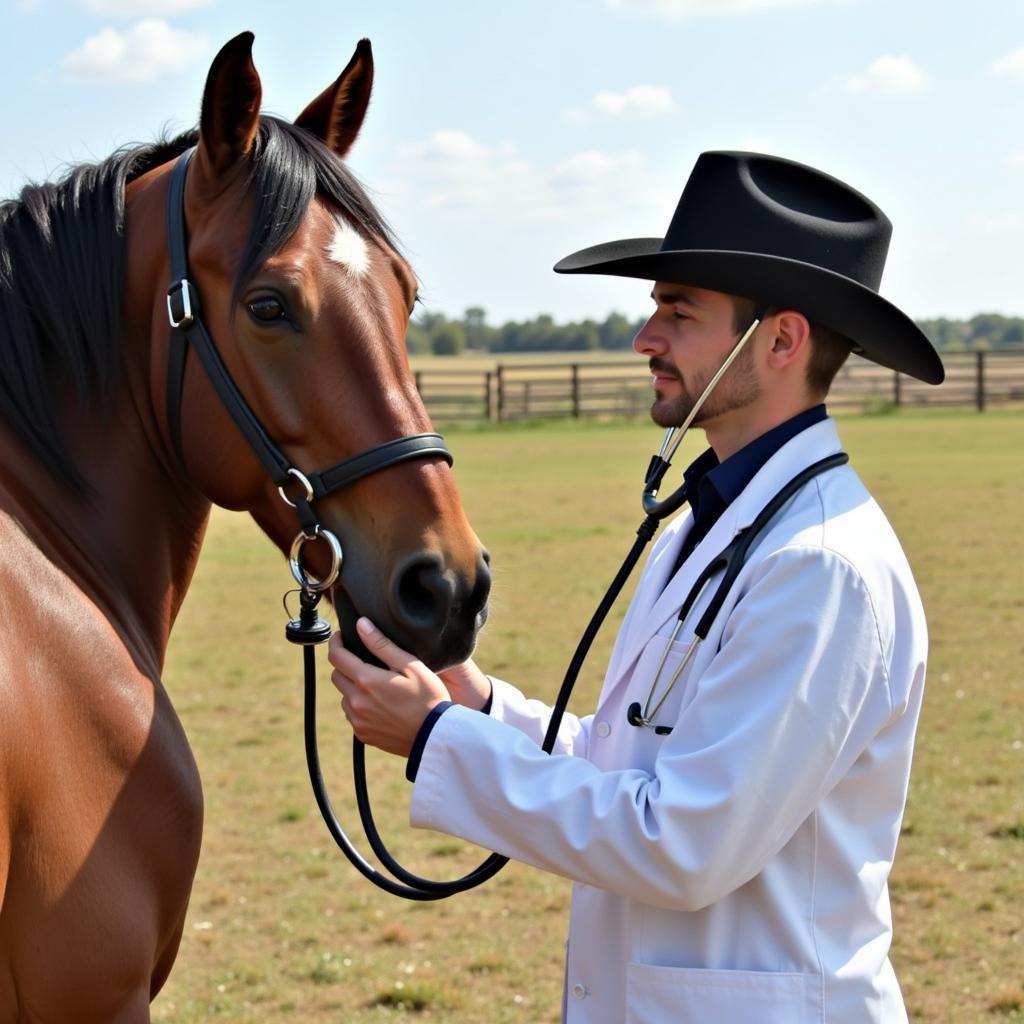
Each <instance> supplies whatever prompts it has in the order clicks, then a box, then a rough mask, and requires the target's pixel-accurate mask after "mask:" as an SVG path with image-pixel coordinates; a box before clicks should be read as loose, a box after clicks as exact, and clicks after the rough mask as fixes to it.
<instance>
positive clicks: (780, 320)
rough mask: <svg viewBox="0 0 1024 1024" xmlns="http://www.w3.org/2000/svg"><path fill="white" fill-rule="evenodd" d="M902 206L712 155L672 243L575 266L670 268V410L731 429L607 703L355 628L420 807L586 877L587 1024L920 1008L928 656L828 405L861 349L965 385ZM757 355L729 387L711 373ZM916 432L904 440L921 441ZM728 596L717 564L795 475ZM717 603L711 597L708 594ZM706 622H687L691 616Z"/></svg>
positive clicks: (873, 1015) (581, 981)
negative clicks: (920, 819) (560, 695)
mask: <svg viewBox="0 0 1024 1024" xmlns="http://www.w3.org/2000/svg"><path fill="white" fill-rule="evenodd" d="M890 234H891V225H890V223H889V221H888V219H887V218H886V217H885V215H884V214H883V213H882V212H881V211H880V210H879V209H878V208H877V207H876V206H875V205H874V204H873V203H872V202H871V201H870V200H868V199H867V198H865V197H864V196H863V195H861V194H860V193H858V192H856V191H854V190H853V189H852V188H850V187H848V186H847V185H845V184H843V183H842V182H840V181H838V180H836V179H835V178H832V177H830V176H829V175H826V174H823V173H821V172H819V171H816V170H813V169H811V168H808V167H805V166H802V165H800V164H796V163H793V162H790V161H786V160H781V159H777V158H773V157H767V156H759V155H756V154H749V153H727V152H712V153H704V154H703V155H702V156H701V157H700V158H699V159H698V161H697V163H696V165H695V167H694V169H693V172H692V174H691V176H690V178H689V180H688V182H687V184H686V187H685V189H684V191H683V194H682V198H681V199H680V201H679V205H678V207H677V209H676V212H675V216H674V217H673V219H672V222H671V224H670V225H669V228H668V231H667V233H666V235H665V237H664V238H663V239H662V238H642V239H628V240H622V241H615V242H610V243H607V244H604V245H598V246H595V247H593V248H590V249H586V250H583V251H582V252H578V253H576V254H574V255H572V256H570V257H568V258H566V259H565V260H563V261H561V263H559V264H558V265H557V266H556V268H555V269H556V270H558V271H560V272H563V273H592V274H610V275H614V276H621V277H631V278H639V279H642V280H646V281H651V282H654V284H653V290H652V293H651V296H652V299H653V302H654V312H653V314H652V315H651V318H650V320H649V321H648V322H647V323H646V325H645V326H644V327H643V328H642V329H641V331H640V333H639V334H638V335H637V337H636V340H635V342H634V348H635V349H636V351H637V352H638V353H639V354H640V355H642V356H643V357H644V358H646V359H647V360H648V362H649V364H650V367H651V373H652V385H653V391H654V403H653V406H652V410H651V415H652V417H653V419H654V420H655V421H656V422H657V423H659V424H660V425H662V426H673V425H679V424H682V423H683V422H684V421H685V420H686V419H687V418H688V417H689V416H690V415H691V414H693V413H694V412H695V413H696V414H695V416H694V418H693V422H694V424H695V425H696V426H698V427H700V428H701V429H703V430H704V432H705V434H706V437H707V441H708V444H709V446H710V447H709V448H708V450H707V451H705V452H704V454H702V455H701V456H700V457H699V458H698V459H696V461H694V462H693V464H692V465H691V466H690V467H689V469H687V470H686V472H685V475H684V480H685V485H686V495H687V498H688V503H689V509H688V510H687V511H686V512H685V513H683V514H682V515H680V516H678V517H677V518H675V519H674V520H673V521H672V522H671V523H670V524H669V525H668V526H667V527H666V529H665V531H664V533H663V534H662V536H661V537H660V539H659V540H658V542H657V544H656V545H655V547H654V549H653V551H652V553H651V556H650V558H649V559H648V561H647V564H646V567H645V569H644V572H643V575H642V577H641V578H640V581H639V584H638V586H637V589H636V592H635V594H634V597H633V599H632V603H631V604H630V607H629V610H628V612H627V614H626V617H625V621H624V622H623V624H622V628H621V630H620V632H619V635H618V638H617V641H616V643H615V647H614V650H613V652H612V656H611V660H610V663H609V666H608V670H607V674H606V676H605V681H604V687H603V689H602V692H601V696H600V699H599V701H598V704H597V709H596V711H595V712H594V714H592V715H590V716H588V717H585V718H576V717H574V716H571V715H567V716H566V718H565V720H564V722H563V725H562V728H561V731H560V733H559V742H558V745H557V747H556V750H555V755H554V756H548V755H547V754H545V753H543V752H542V751H541V749H540V746H539V744H540V741H541V738H542V736H543V734H544V731H545V725H546V721H547V717H548V715H549V713H550V709H549V708H547V707H546V706H545V705H544V704H543V703H541V702H539V701H535V700H529V699H527V697H526V696H524V694H523V693H522V692H520V690H518V689H517V688H515V687H514V686H512V685H511V684H510V683H507V682H504V681H501V680H498V679H492V678H490V677H489V676H486V675H484V673H483V672H482V671H481V670H480V669H479V668H477V666H476V665H475V664H474V663H473V662H467V663H466V664H464V665H460V666H457V667H456V668H453V669H450V670H448V671H446V672H443V673H441V675H440V676H438V675H435V674H434V673H432V672H430V671H429V670H428V669H426V668H425V667H424V666H423V665H422V664H421V663H420V662H418V661H416V660H415V659H414V658H413V657H412V656H411V655H409V654H407V653H405V652H404V651H401V650H399V649H398V648H397V647H396V646H395V645H394V644H392V643H391V642H390V641H389V640H388V639H387V638H386V637H384V636H383V635H382V634H381V633H380V632H379V631H377V630H376V628H375V627H373V625H372V624H371V623H369V622H367V621H366V620H360V623H359V626H358V628H359V631H360V635H361V637H362V638H363V640H364V642H365V644H366V646H367V648H368V649H369V650H370V651H372V652H373V654H375V655H376V656H377V657H379V658H380V660H381V661H382V662H383V663H384V664H385V665H387V666H389V668H387V669H381V668H375V667H372V666H370V665H368V664H367V663H365V662H363V661H361V660H360V659H359V658H358V657H356V656H355V655H354V654H353V653H351V652H350V651H347V650H346V649H345V648H344V647H343V646H342V645H341V641H340V637H339V636H335V638H334V639H333V640H332V643H331V651H330V658H331V662H332V664H333V665H334V668H335V671H334V674H333V677H332V678H333V680H334V683H335V685H336V686H337V687H338V689H339V690H340V691H341V693H342V695H343V700H342V706H343V708H344V711H345V714H346V715H347V716H348V718H349V720H350V722H351V723H352V726H353V729H354V730H355V733H356V735H357V736H359V737H360V738H361V739H363V740H364V741H365V742H367V743H370V744H373V745H376V746H379V747H381V748H383V749H385V750H388V751H391V752H392V753H395V754H399V755H402V756H407V757H408V758H409V762H408V774H409V777H410V778H411V779H413V780H414V787H413V790H412V807H411V819H412V822H413V824H414V825H416V826H419V827H422V828H430V829H435V830H438V831H441V832H446V833H449V834H451V835H455V836H460V837H462V838H464V839H467V840H470V841H472V842H474V843H477V844H479V845H480V846H483V847H487V848H489V849H493V850H496V851H498V852H500V853H503V854H506V855H508V856H510V857H513V858H516V859H518V860H521V861H523V862H525V863H527V864H532V865H534V866H535V867H538V868H541V869H543V870H546V871H552V872H555V873H557V874H560V875H564V876H566V877H568V878H570V879H572V880H573V882H574V883H575V884H574V888H573V898H572V910H571V920H570V926H569V943H568V952H567V962H566V975H565V977H566V981H565V994H564V1000H565V1006H564V1017H565V1019H566V1020H567V1021H569V1022H572V1024H577V1022H579V1024H582V1022H586V1024H623V1022H624V1021H627V1022H635V1024H654V1022H658V1024H661V1022H668V1021H686V1022H700V1024H706V1022H711V1021H715V1022H718V1021H722V1022H728V1024H775V1022H777V1024H810V1022H817V1024H825V1022H828V1024H866V1022H878V1024H896V1022H900V1021H906V1019H907V1017H906V1011H905V1009H904V1006H903V1000H902V997H901V994H900V988H899V984H898V982H897V979H896V975H895V973H894V971H893V968H892V966H891V964H890V962H889V959H888V952H889V946H890V941H891V936H892V924H891V913H890V905H889V894H888V888H887V880H888V876H889V871H890V868H891V866H892V862H893V857H894V855H895V851H896V844H897V839H898V837H899V832H900V822H901V819H902V816H903V810H904V804H905V800H906V794H907V783H908V778H909V774H910V763H911V753H912V748H913V741H914V730H915V727H916V725H917V720H918V712H919V710H920V706H921V698H922V691H923V687H924V679H925V661H926V655H927V633H926V626H925V618H924V613H923V610H922V607H921V601H920V598H919V596H918V592H917V587H916V585H915V583H914V579H913V576H912V575H911V571H910V567H909V566H908V564H907V561H906V558H905V556H904V553H903V551H902V549H901V547H900V544H899V541H898V540H897V538H896V536H895V534H894V533H893V531H892V528H891V527H890V525H889V523H888V521H887V520H886V518H885V515H884V514H883V512H882V511H881V509H880V508H879V506H878V505H877V504H876V503H875V501H874V500H873V499H872V497H871V495H870V494H869V493H868V491H867V490H866V489H865V487H864V485H863V483H862V482H861V481H860V479H859V478H858V476H857V474H856V473H855V471H854V470H853V468H851V467H850V466H849V465H837V464H836V463H838V462H840V461H841V459H839V458H836V459H831V460H830V461H829V462H828V463H827V464H824V467H822V466H819V465H818V464H819V463H822V460H826V459H828V458H829V457H830V456H837V455H838V453H840V452H841V444H840V440H839V436H838V434H837V431H836V427H835V424H834V423H833V421H832V420H831V419H830V418H829V417H828V415H827V412H826V409H825V405H824V401H825V398H826V395H827V393H828V390H829V387H830V385H831V383H832V380H833V378H834V377H835V375H836V373H837V372H838V371H839V369H840V367H841V366H842V364H843V363H844V361H845V360H846V358H847V357H848V356H849V354H850V352H851V351H852V352H856V353H857V354H858V355H860V356H863V357H864V358H866V359H869V360H872V361H874V362H876V363H880V364H881V365H883V366H886V367H890V368H892V369H894V370H899V371H902V372H904V373H907V374H910V375H912V376H914V377H917V378H919V379H922V380H925V381H927V382H929V383H933V384H936V383H939V382H940V381H941V380H942V377H943V370H942V364H941V362H940V361H939V358H938V356H937V355H936V353H935V351H934V349H933V348H932V346H931V345H930V343H929V342H928V340H927V339H926V338H925V336H924V335H923V334H922V333H921V331H920V330H919V329H918V328H917V327H916V326H915V324H914V323H913V321H912V320H910V319H909V318H908V317H907V316H906V315H904V314H903V313H902V312H900V311H899V310H898V309H896V308H895V307H894V306H893V305H892V304H890V303H889V302H887V301H886V300H885V299H883V298H881V297H880V296H879V294H878V287H879V283H880V280H881V276H882V269H883V266H884V262H885V257H886V253H887V250H888V244H889V237H890ZM730 358H731V359H732V362H731V365H729V366H728V369H727V371H726V372H725V373H724V375H723V376H722V377H721V379H720V381H719V382H718V383H717V385H715V386H714V387H713V388H712V390H711V392H710V394H709V395H708V396H707V398H706V401H705V402H704V403H703V405H702V406H701V407H700V408H699V409H695V407H696V404H697V402H698V400H699V397H700V396H701V395H702V393H703V392H704V391H705V389H706V387H707V385H708V383H709V382H710V381H711V380H712V378H713V377H714V376H715V374H716V372H717V371H719V370H720V369H721V367H722V366H723V365H725V364H726V362H727V361H728V360H729V359H730ZM894 443H897V442H896V441H895V440H894ZM812 466H815V467H816V469H815V470H814V475H812V476H810V478H809V479H807V481H806V482H805V483H803V484H800V482H799V481H797V484H795V485H794V486H795V488H796V489H795V493H794V494H793V495H792V496H791V497H789V498H788V499H786V500H784V502H783V504H782V506H781V508H780V509H779V510H778V511H777V512H776V513H775V514H774V516H772V517H771V518H770V521H769V522H768V523H767V524H761V526H760V527H759V533H758V536H757V539H756V541H755V542H754V543H753V544H752V549H751V551H750V552H749V553H748V556H747V559H746V561H745V563H744V564H743V566H742V568H740V569H739V572H738V575H737V576H736V578H735V581H734V582H733V583H732V585H731V586H730V587H729V589H728V593H727V594H725V596H724V600H723V601H722V604H721V606H720V607H719V608H718V610H717V613H716V614H715V615H714V616H713V619H712V621H711V623H710V627H709V628H708V630H707V637H706V639H705V641H704V642H703V643H701V644H699V645H697V646H692V641H693V637H694V629H695V625H696V624H697V622H698V620H699V619H700V618H701V617H702V615H703V613H704V612H705V611H706V609H707V607H708V605H709V603H710V602H711V601H712V599H713V597H714V594H715V591H716V582H717V581H716V578H715V576H714V575H712V577H711V580H710V582H709V584H708V586H706V587H704V588H703V590H701V591H700V593H699V594H697V595H695V596H693V600H692V601H689V602H688V601H687V597H688V595H690V594H691V591H692V590H693V589H694V583H695V581H697V580H698V577H699V576H700V575H701V574H702V572H703V571H704V570H705V569H706V568H707V567H708V565H709V563H711V562H712V561H714V560H715V559H716V558H717V557H718V556H719V555H720V553H722V552H723V551H724V550H726V549H729V548H730V544H731V542H732V541H733V540H734V539H735V538H737V537H738V536H740V535H741V534H742V533H743V532H744V531H745V530H746V528H748V527H750V526H751V524H752V523H754V521H755V520H756V519H757V518H758V517H759V515H760V514H761V513H762V511H763V510H764V509H765V506H766V505H768V504H769V503H770V502H771V499H772V498H773V497H774V496H775V495H777V494H778V492H779V491H780V489H782V488H783V487H784V486H785V485H786V484H787V483H790V482H792V481H794V478H796V477H798V476H800V474H802V473H803V471H805V470H808V468H809V467H812ZM687 603H689V605H690V607H689V608H684V606H685V605H686V604H687ZM681 609H684V615H683V616H682V619H681V618H680V610H681Z"/></svg>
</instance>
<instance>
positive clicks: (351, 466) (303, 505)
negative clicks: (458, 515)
mask: <svg viewBox="0 0 1024 1024" xmlns="http://www.w3.org/2000/svg"><path fill="white" fill-rule="evenodd" d="M193 152H194V150H188V151H186V152H184V153H182V155H181V156H180V157H178V159H177V162H176V163H175V165H174V169H173V170H172V172H171V184H170V192H169V193H168V196H167V244H168V248H169V251H170V262H171V286H170V288H168V289H167V318H168V320H169V321H170V325H171V345H170V354H169V357H168V369H167V425H168V430H169V432H170V435H171V443H172V444H173V445H174V448H175V451H176V453H177V456H178V458H179V460H181V461H182V463H183V464H184V459H183V454H182V443H181V397H182V386H183V384H184V379H185V363H186V360H187V358H188V352H189V349H190V348H194V349H195V350H196V353H197V354H198V356H199V360H200V362H201V363H202V365H203V368H204V369H205V370H206V374H207V376H208V377H209V379H210V382H211V383H212V384H213V386H214V389H215V390H216V392H217V394H218V395H219V396H220V400H221V401H222V402H223V403H224V406H225V408H226V409H227V410H228V412H229V413H230V414H231V418H232V419H233V420H234V421H235V424H236V425H237V426H238V429H239V430H240V431H241V432H242V436H243V437H244V438H245V439H246V441H247V442H248V444H249V447H250V448H252V450H253V452H255V454H256V457H257V458H258V459H259V460H260V462H261V464H262V465H263V468H264V469H265V470H266V472H267V475H268V476H269V477H270V479H271V480H272V481H273V482H274V484H276V485H277V488H278V492H279V493H280V495H281V499H282V500H283V501H285V502H286V503H287V504H288V505H290V506H292V508H294V509H295V513H296V516H297V517H298V521H299V533H298V535H297V536H296V538H295V541H294V542H293V544H292V549H291V557H290V563H291V571H292V575H293V576H294V577H295V581H296V582H297V583H298V585H299V602H300V605H301V613H300V615H299V618H298V619H293V620H292V621H291V622H289V623H288V626H287V628H286V629H285V636H286V638H287V639H288V640H290V641H291V642H292V643H294V644H298V645H300V646H301V647H302V648H303V663H304V669H305V712H304V716H303V718H304V732H305V742H306V765H307V768H308V770H309V778H310V784H311V785H312V788H313V795H314V796H315V798H316V802H317V806H318V807H319V808H320V813H321V814H322V815H323V818H324V822H325V823H326V825H327V828H328V831H329V832H330V833H331V836H332V837H333V838H334V841H335V842H336V843H337V845H338V847H339V848H340V849H341V851H342V853H344V854H345V856H346V857H347V858H348V859H349V861H350V862H351V863H352V865H353V866H354V867H355V868H356V870H358V871H359V872H360V874H362V875H363V876H364V877H366V878H368V879H369V880H370V881H371V882H373V883H374V885H376V886H378V887H379V888H381V889H384V890H385V891H386V892H390V893H392V894H393V895H395V896H402V897H404V898H406V899H411V900H436V899H442V898H444V897H446V896H451V895H453V894H454V893H456V892H462V891H464V890H466V889H471V888H473V887H474V886H476V885H479V884H480V883H481V882H483V881H485V880H486V879H488V878H490V877H491V876H492V875H494V874H495V873H496V872H497V871H498V870H499V869H500V868H501V867H503V866H504V865H505V863H507V860H506V858H505V857H500V856H498V855H497V854H492V855H491V856H490V857H488V858H487V859H486V860H485V861H484V862H483V863H482V864H481V865H480V866H479V867H478V868H477V869H476V870H475V871H471V872H470V873H469V874H467V875H465V876H464V877H462V878H459V879H453V880H451V881H443V882H435V881H432V880H430V879H426V878H420V877H419V876H417V875H414V874H412V873H411V872H409V871H406V870H405V869H404V868H403V867H402V866H401V865H400V864H399V863H398V862H397V861H395V860H394V858H393V857H392V856H391V855H390V853H389V852H388V851H387V849H385V847H384V844H383V841H382V840H381V838H380V835H379V833H378V831H377V828H376V826H375V824H374V820H373V813H372V811H371V809H370V799H369V793H368V787H367V783H366V760H365V747H364V745H363V744H362V742H361V741H360V740H359V739H358V738H356V737H353V739H352V757H353V775H354V788H355V794H356V802H357V805H358V808H359V816H360V819H361V821H362V823H363V829H364V831H365V832H366V837H367V840H368V842H369V843H370V846H371V847H372V848H373V850H374V852H375V853H376V854H377V855H378V856H379V857H380V858H381V860H382V862H383V863H384V864H385V865H386V866H387V868H388V870H390V871H391V872H392V874H394V875H395V876H396V877H397V878H399V879H401V880H402V881H403V882H406V883H407V884H405V885H403V884H400V883H399V882H395V881H393V880H392V879H390V878H388V877H387V876H385V875H382V874H381V873H380V872H378V871H377V870H376V869H375V868H374V867H373V866H372V865H370V864H369V863H368V862H367V861H366V860H365V859H364V858H363V857H362V856H361V854H360V853H359V851H358V850H357V849H356V848H355V847H354V846H353V845H352V843H351V841H350V840H349V838H348V836H347V835H346V834H345V831H344V829H343V828H342V826H341V823H340V822H339V821H338V818H337V816H336V814H335V812H334V808H333V807H332V806H331V801H330V798H329V797H328V795H327V789H326V786H325V784H324V779H323V774H322V772H321V770H320V756H319V753H318V749H317V733H316V659H315V650H314V648H315V646H316V645H317V644H321V643H324V642H325V641H326V640H329V639H330V636H331V627H330V624H329V623H327V622H325V621H324V620H323V619H321V618H319V616H318V614H317V605H318V604H319V602H320V598H321V595H322V593H323V592H324V591H326V590H328V589H329V588H330V587H332V586H333V585H334V584H335V582H336V581H337V579H338V575H339V573H340V572H341V563H342V550H341V543H340V542H339V540H338V539H337V537H336V536H335V535H334V534H333V533H332V532H331V531H330V530H327V529H325V528H324V527H323V526H321V524H320V522H319V521H318V519H317V515H316V511H315V510H314V507H313V506H314V503H315V502H316V501H317V500H318V499H320V498H323V497H325V496H326V495H328V494H331V493H332V492H334V491H337V490H340V489H341V488H342V487H345V486H347V485H348V484H350V483H353V482H354V481H356V480H360V479H362V478H363V477H364V476H369V475H370V474H371V473H376V472H377V471H378V470H381V469H386V468H387V467H388V466H396V465H398V464H399V463H402V462H408V461H410V460H411V459H433V458H441V459H444V460H445V461H446V462H447V463H448V465H451V464H452V455H451V452H450V451H449V450H448V448H447V446H446V445H445V443H444V438H443V437H441V435H440V434H410V435H407V436H405V437H399V438H396V439H395V440H393V441H385V442H384V443H383V444H379V445H376V446H375V447H373V448H369V449H367V450H366V451H364V452H361V453H360V454H359V455H355V456H353V457H352V458H350V459H346V460H345V461H344V462H339V463H337V464H336V465H334V466H331V467H329V468H328V469H324V470H320V471H317V472H310V473H305V472H303V471H301V470H299V469H298V468H296V467H295V466H293V465H292V463H291V461H290V460H289V459H288V457H287V456H286V455H285V454H284V453H283V452H282V451H281V449H280V448H278V447H277V445H275V444H274V442H273V441H272V440H271V439H270V437H269V436H268V434H267V432H266V431H265V430H264V429H263V425H262V424H261V423H260V421H259V418H258V417H257V416H256V414H255V413H254V412H253V411H252V409H251V408H250V407H249V403H248V402H246V400H245V398H244V396H243V395H242V393H241V391H239V389H238V385H237V384H235V382H234V380H233V379H232V377H231V374H230V372H229V371H228V368H227V366H225V365H224V361H223V360H222V359H221V357H220V353H219V352H218V351H217V346H216V345H215V344H214V342H213V338H211V337H210V333H209V331H207V329H206V327H205V325H204V324H203V321H202V318H201V317H200V315H199V314H200V302H199V292H198V291H197V289H196V287H195V285H194V284H193V283H192V282H191V281H190V280H189V277H188V241H187V235H186V232H185V180H186V176H187V174H188V165H189V160H190V159H191V158H192V154H193ZM296 481H297V482H298V484H299V485H300V486H301V488H302V493H301V494H299V495H298V496H297V497H294V500H293V498H292V497H289V496H288V494H286V493H285V488H286V486H288V485H289V484H293V483H294V482H296ZM293 490H294V487H293ZM317 539H320V540H323V541H325V542H326V543H327V544H328V546H329V547H330V550H331V567H330V569H329V570H328V572H327V573H326V574H325V575H324V577H323V578H322V579H319V580H316V579H313V578H312V577H310V576H309V575H308V574H307V573H306V571H305V570H304V569H303V567H302V565H301V553H302V548H303V546H304V545H305V544H306V543H307V542H308V541H314V540H317Z"/></svg>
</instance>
